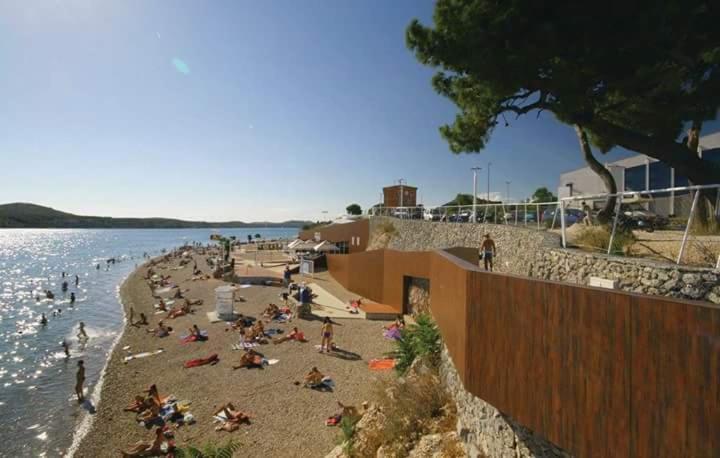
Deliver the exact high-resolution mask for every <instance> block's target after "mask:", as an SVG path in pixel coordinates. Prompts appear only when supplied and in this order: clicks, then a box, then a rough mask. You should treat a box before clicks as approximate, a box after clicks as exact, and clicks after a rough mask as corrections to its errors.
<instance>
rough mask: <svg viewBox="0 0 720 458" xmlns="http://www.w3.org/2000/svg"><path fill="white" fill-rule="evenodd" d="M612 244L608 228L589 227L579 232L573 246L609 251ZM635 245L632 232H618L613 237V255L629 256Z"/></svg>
mask: <svg viewBox="0 0 720 458" xmlns="http://www.w3.org/2000/svg"><path fill="white" fill-rule="evenodd" d="M609 243H610V230H609V229H608V228H607V227H606V226H588V227H583V228H582V229H581V230H579V231H578V232H577V233H576V234H575V236H574V238H573V244H575V245H577V246H578V247H580V248H583V249H589V250H591V251H607V248H608V245H609ZM633 243H635V236H634V235H633V234H632V232H621V231H619V230H618V231H616V232H615V237H613V246H612V253H613V254H625V255H626V254H629V249H630V246H632V244H633Z"/></svg>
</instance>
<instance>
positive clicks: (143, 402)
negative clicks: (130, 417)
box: [123, 395, 153, 413]
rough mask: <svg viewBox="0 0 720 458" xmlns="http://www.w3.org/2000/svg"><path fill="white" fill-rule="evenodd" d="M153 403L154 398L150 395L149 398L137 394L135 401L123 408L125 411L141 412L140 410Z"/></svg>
mask: <svg viewBox="0 0 720 458" xmlns="http://www.w3.org/2000/svg"><path fill="white" fill-rule="evenodd" d="M152 404H153V402H152V398H150V397H149V396H148V397H147V398H145V397H143V396H141V395H137V396H135V400H134V401H133V402H131V403H130V404H128V406H127V407H125V408H124V409H123V412H136V413H140V412H142V411H144V410H147V409H148V408H150V406H151V405H152Z"/></svg>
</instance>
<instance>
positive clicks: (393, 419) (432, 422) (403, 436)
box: [375, 373, 464, 456]
mask: <svg viewBox="0 0 720 458" xmlns="http://www.w3.org/2000/svg"><path fill="white" fill-rule="evenodd" d="M375 388H376V389H375V392H376V399H377V402H378V404H379V405H381V406H383V407H382V408H383V412H384V414H385V417H386V422H385V425H383V428H382V429H381V430H380V435H381V437H380V438H379V442H380V443H381V444H383V445H384V446H385V448H386V449H387V450H388V451H391V452H393V454H394V455H395V456H407V450H408V447H407V445H408V444H414V443H415V442H417V441H418V440H419V439H420V438H421V437H422V436H424V435H426V434H434V433H441V432H448V431H454V430H455V424H456V422H457V416H456V411H455V404H454V402H453V401H452V399H451V397H450V395H449V394H448V393H447V391H445V389H444V388H443V387H442V386H441V385H440V380H439V379H438V377H437V375H435V374H433V373H427V374H422V375H416V376H412V377H409V378H406V379H403V378H398V379H396V380H395V381H393V382H392V383H391V384H390V385H389V386H388V384H387V383H378V384H376V387H375ZM447 446H448V448H450V444H447ZM448 456H452V455H448ZM457 456H464V453H463V454H460V455H457Z"/></svg>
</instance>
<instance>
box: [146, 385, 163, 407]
mask: <svg viewBox="0 0 720 458" xmlns="http://www.w3.org/2000/svg"><path fill="white" fill-rule="evenodd" d="M143 393H145V394H147V398H146V399H149V400H150V402H151V403H152V404H155V405H156V406H158V407H161V406H162V404H163V398H161V397H160V392H159V391H158V389H157V385H155V384H154V383H153V384H152V385H150V386H149V387H148V389H147V390H145V391H143Z"/></svg>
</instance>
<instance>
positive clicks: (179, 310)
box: [167, 299, 192, 319]
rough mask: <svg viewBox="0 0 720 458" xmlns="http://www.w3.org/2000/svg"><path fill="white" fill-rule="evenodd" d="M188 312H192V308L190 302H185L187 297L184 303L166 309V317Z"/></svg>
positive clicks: (173, 317) (174, 316)
mask: <svg viewBox="0 0 720 458" xmlns="http://www.w3.org/2000/svg"><path fill="white" fill-rule="evenodd" d="M188 313H192V309H191V308H190V304H189V303H188V302H187V299H185V303H184V304H183V305H181V306H180V307H173V308H171V309H170V310H169V311H168V314H167V317H168V318H172V319H175V318H177V317H179V316H183V315H187V314H188Z"/></svg>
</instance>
